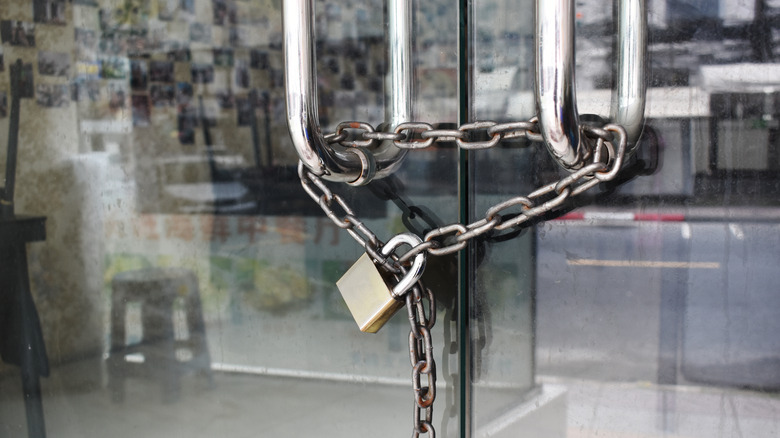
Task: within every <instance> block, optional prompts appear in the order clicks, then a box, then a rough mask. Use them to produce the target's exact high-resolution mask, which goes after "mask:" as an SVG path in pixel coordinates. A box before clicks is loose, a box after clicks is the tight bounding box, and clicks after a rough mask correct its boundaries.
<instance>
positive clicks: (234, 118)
mask: <svg viewBox="0 0 780 438" xmlns="http://www.w3.org/2000/svg"><path fill="white" fill-rule="evenodd" d="M283 3H284V5H286V6H283ZM612 3H614V4H612ZM612 3H610V4H609V5H607V6H605V5H604V4H603V2H595V1H577V2H573V4H572V5H573V7H574V10H573V13H572V14H571V16H570V17H569V16H568V15H566V16H564V15H563V14H557V15H555V14H553V15H552V18H560V19H561V23H563V22H564V21H565V20H563V19H564V18H565V17H569V18H570V19H571V23H570V24H571V26H572V27H571V29H572V32H573V36H574V38H573V40H572V41H573V44H574V47H573V49H575V50H574V51H573V52H572V53H575V54H576V56H575V58H574V65H573V67H572V71H576V80H575V82H574V84H575V85H576V102H577V107H578V112H579V114H580V115H581V118H580V120H581V121H582V122H583V124H585V123H588V124H591V125H595V126H596V127H599V126H601V125H602V124H603V123H604V122H605V121H610V120H612V119H613V116H612V110H611V108H610V105H611V103H612V100H613V99H612V93H613V91H612V90H613V89H616V86H617V83H618V82H619V81H618V78H617V73H616V71H618V70H619V64H620V59H621V58H620V57H619V56H618V53H620V49H619V47H620V44H621V40H619V39H618V38H617V37H616V35H617V34H618V33H619V32H618V31H617V19H616V17H617V16H618V15H619V14H618V12H617V11H618V10H619V5H620V4H621V2H620V1H615V2H612ZM636 3H637V2H634V3H633V4H636ZM642 3H644V4H645V6H646V9H647V20H646V21H647V27H646V29H647V33H646V35H647V40H648V41H647V53H646V57H644V60H645V61H644V62H645V70H646V77H645V80H644V81H643V83H644V84H646V86H647V93H646V95H647V100H646V105H645V111H644V122H643V123H642V124H641V126H642V135H641V138H640V139H639V140H638V147H637V149H636V152H635V153H633V154H630V157H627V158H626V162H625V163H624V165H623V166H622V167H621V170H620V172H619V174H618V176H617V177H616V178H615V179H614V180H613V181H611V182H604V183H601V184H599V185H598V186H595V187H593V188H591V189H590V190H588V191H586V192H585V193H583V194H580V195H578V196H576V197H571V199H568V200H566V202H564V203H562V204H560V205H557V206H555V207H554V208H553V207H550V211H547V212H544V213H539V214H535V215H534V217H533V218H531V219H529V220H528V221H526V222H524V223H523V224H522V226H520V227H507V228H506V229H504V230H501V229H498V228H496V226H495V225H496V224H495V223H494V224H493V225H491V226H490V227H491V229H490V230H487V229H482V231H480V232H479V233H474V234H479V236H478V237H474V238H471V239H468V244H467V246H466V247H465V248H464V249H463V250H462V251H458V252H453V253H450V254H446V255H439V256H436V255H429V256H428V262H427V267H426V269H425V274H424V276H423V278H422V280H423V282H424V284H425V285H427V286H428V287H429V288H430V289H431V290H432V292H433V295H434V297H435V298H434V302H435V304H436V306H435V307H436V311H435V312H434V314H435V316H436V317H435V324H434V325H433V327H432V328H431V332H430V333H431V337H430V338H431V343H432V345H433V350H432V357H433V359H434V360H435V363H436V373H435V374H436V383H437V389H436V399H435V402H434V405H433V406H434V409H433V416H432V418H431V419H430V423H431V425H432V427H433V428H435V430H436V433H437V434H438V436H446V437H453V436H460V437H502V436H526V435H528V436H539V437H590V436H611V437H637V436H641V437H655V436H659V437H660V436H686V437H712V436H751V437H761V436H775V435H777V426H776V423H777V417H778V416H777V411H778V407H779V406H780V401H779V399H778V396H777V390H778V388H780V384H779V383H778V382H780V380H779V379H778V370H779V369H780V366H778V357H780V346H778V344H777V341H776V337H775V336H773V333H775V332H776V331H777V330H776V328H777V327H776V326H777V321H779V320H780V318H778V317H777V316H778V315H777V313H778V310H777V309H778V306H776V305H775V300H776V299H775V295H776V294H775V293H774V288H773V287H772V286H773V285H774V284H775V283H777V282H776V281H775V280H776V277H777V274H776V269H774V266H775V265H776V264H777V261H778V256H777V254H776V251H775V248H776V247H777V243H778V242H777V233H776V231H777V229H778V218H780V214H778V212H780V210H778V205H777V204H778V198H777V196H776V193H777V188H778V181H777V170H778V169H777V168H778V166H779V165H780V164H778V154H777V151H776V149H777V143H778V140H777V139H778V135H777V132H778V126H777V119H778V109H777V108H778V97H777V96H778V93H777V90H776V88H777V82H778V81H777V78H778V77H780V76H779V75H778V68H777V65H778V64H777V61H776V57H777V53H776V52H777V49H776V43H777V40H778V38H780V30H779V29H780V27H778V26H779V25H778V22H779V20H778V17H780V4H777V2H775V1H770V0H757V1H751V2H744V1H736V0H734V1H731V0H722V1H720V2H705V1H694V0H647V1H646V2H642ZM304 4H310V5H311V6H312V9H311V11H310V12H311V16H310V19H311V23H312V25H313V27H314V30H313V32H312V33H311V34H310V35H306V34H300V35H298V36H299V37H302V38H299V39H298V41H301V42H304V43H310V49H311V53H310V55H311V59H312V60H313V67H314V68H313V72H314V76H312V77H313V78H314V79H313V83H314V84H315V85H316V98H317V105H316V106H315V108H314V109H315V112H316V116H317V117H316V121H315V122H316V124H317V129H318V130H319V131H320V133H322V134H323V137H324V136H325V135H327V134H331V133H336V135H335V136H328V137H327V142H328V143H329V144H331V145H332V147H334V148H337V150H339V151H341V152H340V153H342V156H341V157H342V158H343V157H344V156H345V155H343V154H348V153H345V152H343V150H344V149H345V148H349V147H350V146H349V144H350V143H349V142H351V141H352V140H353V139H354V138H355V137H356V136H360V135H362V133H363V132H366V130H367V128H366V125H370V126H371V127H372V128H371V129H375V130H377V131H380V130H382V129H384V131H385V132H387V131H388V129H385V128H384V127H382V126H381V125H383V124H388V123H389V124H390V125H393V124H396V123H398V122H400V121H408V120H407V118H410V119H411V120H413V121H415V122H420V123H425V124H429V125H430V128H431V129H432V130H436V131H438V133H437V134H426V136H427V137H426V136H424V135H423V131H424V130H425V129H427V128H426V127H425V126H427V125H419V126H423V128H420V127H416V128H411V129H409V130H408V131H409V132H407V133H406V134H408V135H411V136H412V137H413V139H414V140H413V141H419V142H423V140H425V139H426V138H431V137H436V138H435V139H436V140H437V141H435V142H431V144H430V145H428V146H427V147H424V148H414V149H413V150H409V151H408V152H407V153H406V156H405V158H404V159H403V161H402V163H401V164H400V165H398V166H397V169H395V171H393V172H386V173H389V174H390V175H388V176H386V177H384V178H379V179H377V180H375V181H373V182H371V183H370V184H367V185H364V186H359V187H353V186H350V185H348V184H343V183H342V182H340V181H326V182H325V183H323V185H322V186H320V185H318V184H319V183H315V182H313V181H312V182H310V184H309V188H310V189H311V190H313V191H314V192H315V193H317V194H318V195H317V196H315V197H318V196H319V195H326V196H325V198H326V199H330V201H327V202H326V201H322V202H320V199H321V198H319V197H318V199H317V200H313V199H312V198H311V196H310V194H309V193H307V191H306V190H304V189H303V188H302V186H301V181H300V176H299V171H298V165H297V163H298V161H299V155H298V154H297V153H296V149H295V147H294V140H293V137H292V136H291V134H290V126H289V124H288V119H289V114H288V112H287V109H286V101H285V98H286V89H289V87H286V86H285V81H286V75H285V73H286V71H288V70H287V69H286V63H285V59H284V50H285V44H286V42H289V41H288V40H286V37H285V29H284V27H283V18H282V17H283V7H293V8H294V11H293V12H300V11H301V8H302V6H301V5H304ZM540 4H545V5H553V4H555V5H562V4H567V2H556V3H553V2H540ZM0 5H2V7H1V8H0V138H2V139H3V141H1V142H0V144H2V145H5V147H4V148H3V150H4V151H5V152H2V153H0V169H5V173H4V178H3V179H2V181H3V183H2V191H0V214H1V216H0V244H2V248H0V257H2V261H0V359H2V360H1V361H0V436H13V437H16V436H34V437H43V436H46V435H47V434H48V435H50V436H65V437H69V436H73V437H102V436H116V437H123V436H149V437H156V436H161V437H162V436H166V437H168V436H274V437H288V436H290V437H292V436H301V435H302V436H322V437H352V436H355V437H357V436H365V435H371V436H379V437H395V436H399V435H407V434H409V433H412V432H413V431H414V427H415V426H414V425H415V422H414V421H413V420H414V419H413V417H414V410H416V408H415V409H413V407H414V406H415V403H416V402H415V392H414V388H413V386H414V383H413V380H414V379H413V370H414V368H415V365H416V364H414V363H410V362H412V361H411V360H410V346H409V338H410V336H409V333H410V325H409V318H408V316H407V315H408V314H407V312H406V311H405V310H401V311H399V312H398V313H397V314H396V316H394V317H393V318H391V319H390V320H389V321H388V322H387V324H386V325H385V326H384V327H383V328H382V330H381V331H379V332H378V333H376V334H366V333H361V332H360V331H359V330H358V327H357V325H356V324H355V321H354V320H353V319H352V316H351V315H350V311H349V309H348V307H347V306H346V304H345V303H344V300H343V299H342V297H341V294H340V293H339V290H338V288H337V286H336V284H337V282H338V281H339V279H340V278H341V276H342V275H343V274H344V273H345V272H346V271H347V270H348V269H349V268H350V267H351V266H352V265H353V264H354V263H355V262H356V261H357V260H358V259H359V258H360V256H361V255H362V254H363V253H364V249H363V248H362V247H361V245H360V244H359V243H356V241H355V239H353V237H352V236H351V235H350V233H349V232H347V231H345V230H344V229H342V228H350V225H349V224H352V229H351V231H352V232H353V233H354V234H357V235H358V236H359V238H360V239H363V240H366V239H367V238H368V240H370V237H371V236H372V235H376V237H377V239H379V240H380V241H381V242H387V241H388V240H390V239H391V238H392V236H394V235H395V234H398V233H405V232H410V233H413V234H415V235H417V236H420V237H425V236H426V235H428V234H429V233H431V232H432V231H434V230H437V229H439V230H443V229H442V228H440V227H444V226H447V225H448V224H474V223H475V222H477V223H478V224H479V222H478V221H479V220H481V219H484V218H485V217H486V212H488V211H489V210H491V208H494V207H495V206H497V205H500V206H501V208H499V207H495V208H497V210H496V211H498V213H499V215H500V216H501V220H502V221H512V220H516V218H518V217H520V216H521V213H523V212H525V211H527V210H529V209H531V208H532V207H531V206H530V204H529V203H525V202H524V201H521V200H518V199H517V196H520V195H524V196H525V195H528V196H529V197H532V196H530V195H529V194H531V193H534V191H535V190H537V188H539V187H544V186H546V185H547V184H550V183H552V182H555V181H559V180H560V179H561V178H565V176H566V175H570V174H571V172H570V171H568V170H566V169H563V168H562V167H561V166H560V165H559V164H558V161H560V160H556V159H554V158H552V156H551V154H550V153H549V152H548V151H547V148H546V147H545V146H544V142H543V141H539V140H540V135H543V133H541V132H537V128H534V127H533V126H531V127H529V125H516V126H515V128H513V129H515V130H517V131H523V132H524V133H522V135H518V136H515V137H517V138H510V137H512V136H511V135H506V134H507V133H511V132H512V131H511V129H508V130H507V131H506V132H504V131H502V134H501V136H502V139H501V141H500V142H497V143H496V144H490V145H489V147H487V146H488V143H489V142H490V138H491V136H492V134H491V132H493V133H495V131H490V128H491V127H493V126H495V125H493V124H490V123H488V124H480V125H472V127H471V128H464V131H468V134H453V131H452V130H453V129H456V128H458V127H464V126H465V125H467V124H470V123H474V122H478V121H479V122H485V121H490V122H493V123H496V124H503V123H509V122H519V121H522V122H529V121H530V120H531V118H532V117H533V116H534V115H536V114H537V110H538V105H537V100H536V99H537V98H536V96H535V94H536V93H537V91H536V89H535V87H536V85H535V84H537V83H538V81H537V80H536V79H535V77H536V75H537V72H536V69H537V63H536V58H537V56H538V54H539V53H540V51H541V49H542V48H543V47H542V46H540V43H539V38H538V35H539V31H537V30H536V24H537V20H536V18H535V15H536V12H535V11H536V9H535V3H534V2H532V1H530V0H518V1H503V0H486V1H480V2H467V1H461V2H457V1H453V0H432V1H425V2H418V3H416V4H414V5H413V7H412V8H411V9H409V10H407V11H408V12H407V13H408V14H409V15H408V16H407V18H409V20H408V23H410V24H411V27H410V29H411V32H410V34H409V35H411V39H410V40H409V41H408V42H409V43H410V44H411V48H412V50H411V55H410V56H411V58H409V59H405V60H403V62H402V64H405V65H407V67H408V66H411V67H413V68H412V69H411V80H409V81H407V82H406V84H407V85H408V89H406V88H404V87H398V86H396V85H394V83H393V81H392V78H393V77H394V74H395V73H394V72H396V71H397V70H395V69H396V68H397V62H398V60H397V58H394V56H396V55H397V52H395V51H394V50H395V46H396V44H397V43H399V42H400V41H401V40H404V37H403V35H399V34H398V33H394V32H397V28H395V27H394V26H395V25H397V24H398V22H397V20H396V19H397V17H398V15H395V13H396V12H397V10H396V9H394V8H397V7H400V8H402V9H403V7H404V5H407V6H408V5H409V3H408V2H392V1H391V2H385V1H379V0H363V1H335V0H322V1H319V0H318V1H314V2H311V3H307V2H296V1H288V0H285V1H279V0H273V1H268V0H127V1H114V0H73V1H64V0H35V1H33V2H27V1H22V0H2V1H0ZM290 5H293V6H290ZM390 5H392V6H390ZM548 18H549V17H548ZM394 20H396V21H394ZM637 26H639V24H635V25H631V26H629V27H632V28H636V27H637ZM394 29H395V30H394ZM302 56H303V55H301V57H298V58H295V59H294V60H293V61H300V60H301V59H303V58H302ZM306 56H309V55H306ZM307 59H308V58H307ZM394 59H395V60H394ZM553 65H554V66H555V65H557V64H553ZM407 79H408V78H407ZM403 93H409V94H408V96H409V98H408V99H406V100H405V101H404V100H403V99H401V97H402V95H403ZM399 102H401V103H399ZM404 112H405V114H404ZM399 114H403V117H401V116H399ZM586 114H589V116H585V115H586ZM593 115H595V116H593ZM342 122H362V123H365V125H362V124H347V125H343V124H342ZM532 125H533V124H532ZM518 126H520V127H518ZM528 130H530V131H532V132H531V134H530V135H529V134H528V133H527V132H526V131H528ZM577 130H578V129H577ZM339 132H343V133H344V134H345V135H347V136H348V137H345V138H340V137H338V135H340V134H338V133H339ZM588 132H590V133H593V132H600V131H594V130H591V131H588ZM406 134H405V135H406ZM460 135H468V138H466V137H464V138H461V137H460ZM604 135H605V137H606V136H608V135H609V134H604ZM365 138H366V137H364V139H365ZM6 139H7V141H6ZM369 140H370V138H369ZM375 141H378V142H380V143H381V142H384V143H385V144H386V143H387V142H392V141H398V140H397V139H395V140H393V139H389V140H388V137H382V139H381V141H380V140H375ZM459 141H460V143H461V144H460V145H459ZM476 142H485V144H484V146H485V147H484V148H483V147H482V146H475V145H474V143H476ZM341 143H344V144H346V146H343V145H342V144H341ZM464 143H465V144H466V146H465V147H462V146H463V144H464ZM469 144H471V147H470V146H469ZM413 146H419V145H413ZM339 148H341V149H339ZM607 149H608V148H607ZM607 153H608V152H607ZM562 157H563V156H562V155H559V156H558V158H562ZM337 158H338V157H337ZM346 159H347V160H353V161H354V160H358V159H360V153H357V154H354V155H353V156H352V158H346ZM312 187H314V189H312ZM323 187H326V188H325V189H323ZM553 191H554V190H553ZM331 193H332V194H333V195H338V198H336V197H333V196H331V195H330V194H331ZM553 197H555V196H553ZM532 198H533V197H532ZM334 199H335V200H336V201H335V202H333V200H334ZM507 199H514V201H513V202H512V203H511V205H510V206H506V204H504V205H501V204H499V203H501V202H503V201H506V200H507ZM534 199H536V198H534ZM328 202H330V204H328ZM342 202H343V204H342ZM322 203H325V204H328V205H329V208H330V210H331V212H332V216H333V218H332V217H328V216H327V215H326V214H325V213H324V212H323V210H322V208H320V205H318V204H322ZM345 205H346V206H347V207H344V206H345ZM504 207H506V208H504ZM537 211H538V210H537ZM494 216H495V215H494ZM494 216H492V217H494ZM357 220H359V223H360V224H361V226H360V227H358V228H355V227H354V224H355V223H357ZM491 220H492V219H490V220H487V219H486V222H491ZM474 227H475V228H480V227H479V225H475V226H474ZM494 228H495V229H494ZM450 230H452V229H450ZM451 233H452V231H450V232H444V231H442V234H448V235H449V237H445V236H439V237H441V239H439V238H438V237H437V239H438V240H440V241H441V242H445V243H451V242H452V239H453V234H451ZM426 307H427V306H426ZM427 308H429V307H427ZM418 353H419V351H418ZM423 353H424V352H423ZM428 382H430V381H428ZM428 385H429V383H426V382H425V381H424V379H423V381H422V382H421V386H428ZM429 394H430V393H429ZM423 415H424V413H423ZM418 427H419V425H418ZM418 432H424V431H423V430H418ZM426 434H427V435H428V436H432V435H433V434H432V433H430V432H428V433H421V435H423V436H425V435H426Z"/></svg>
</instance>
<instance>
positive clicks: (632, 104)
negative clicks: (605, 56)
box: [611, 0, 647, 154]
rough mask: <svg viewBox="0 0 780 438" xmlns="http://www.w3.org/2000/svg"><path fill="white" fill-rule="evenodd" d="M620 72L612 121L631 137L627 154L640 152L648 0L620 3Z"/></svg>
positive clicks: (645, 92)
mask: <svg viewBox="0 0 780 438" xmlns="http://www.w3.org/2000/svg"><path fill="white" fill-rule="evenodd" d="M617 28H618V41H617V73H616V86H615V89H614V90H613V92H612V114H611V116H612V120H613V121H614V122H615V123H617V124H618V125H621V126H622V127H623V128H624V129H625V130H626V134H627V135H628V147H629V149H628V150H627V151H626V154H632V153H633V152H634V149H636V145H637V142H638V140H639V136H640V135H641V134H642V128H643V126H644V115H645V99H646V96H647V81H646V78H645V67H646V66H645V59H647V5H646V3H645V0H620V6H619V7H618V15H617Z"/></svg>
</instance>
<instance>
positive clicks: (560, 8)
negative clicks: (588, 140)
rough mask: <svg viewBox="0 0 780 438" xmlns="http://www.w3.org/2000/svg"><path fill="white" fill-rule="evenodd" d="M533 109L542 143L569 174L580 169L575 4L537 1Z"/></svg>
mask: <svg viewBox="0 0 780 438" xmlns="http://www.w3.org/2000/svg"><path fill="white" fill-rule="evenodd" d="M535 42H536V47H535V48H536V55H535V58H536V88H535V91H536V105H537V107H538V110H539V116H538V117H539V125H540V130H541V132H542V135H543V136H544V139H545V143H546V144H547V148H548V149H549V151H550V153H551V154H552V155H553V156H554V157H555V158H556V161H558V163H559V164H560V165H561V166H563V167H564V168H566V169H568V170H574V169H577V168H579V167H581V165H582V162H581V154H580V151H579V145H580V130H579V115H578V113H577V98H576V92H575V78H574V1H573V0H554V1H551V0H537V1H536V41H535Z"/></svg>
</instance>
